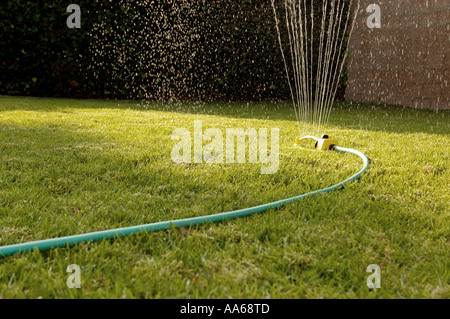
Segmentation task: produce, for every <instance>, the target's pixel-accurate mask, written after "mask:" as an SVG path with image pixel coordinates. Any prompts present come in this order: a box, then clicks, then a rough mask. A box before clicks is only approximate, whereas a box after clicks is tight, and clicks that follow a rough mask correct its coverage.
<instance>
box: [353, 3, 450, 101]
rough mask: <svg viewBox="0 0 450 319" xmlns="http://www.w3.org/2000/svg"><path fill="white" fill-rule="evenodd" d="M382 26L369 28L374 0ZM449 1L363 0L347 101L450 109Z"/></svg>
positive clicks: (355, 33)
mask: <svg viewBox="0 0 450 319" xmlns="http://www.w3.org/2000/svg"><path fill="white" fill-rule="evenodd" d="M373 3H375V4H378V5H379V6H380V8H381V28H379V29H377V28H374V29H370V28H369V27H368V26H367V18H368V17H369V16H370V13H367V12H366V8H367V7H368V6H369V4H373ZM449 37H450V0H383V1H381V0H369V1H368V0H360V11H359V16H358V19H357V21H356V25H355V30H354V32H353V35H352V38H351V41H350V43H349V46H350V62H349V65H348V86H347V91H346V99H347V100H349V101H356V102H371V103H385V104H398V105H404V106H410V107H419V108H441V109H449V108H450V88H449V81H450V66H449V65H450V38H449Z"/></svg>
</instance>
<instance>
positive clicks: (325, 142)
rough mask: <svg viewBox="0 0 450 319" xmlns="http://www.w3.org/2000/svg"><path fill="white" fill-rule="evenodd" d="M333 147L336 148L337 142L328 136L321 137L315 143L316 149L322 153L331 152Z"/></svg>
mask: <svg viewBox="0 0 450 319" xmlns="http://www.w3.org/2000/svg"><path fill="white" fill-rule="evenodd" d="M335 146H338V141H337V140H335V139H332V138H329V137H328V135H325V134H324V135H322V138H321V139H320V140H318V141H317V142H316V149H319V150H322V151H328V150H333V149H334V147H335Z"/></svg>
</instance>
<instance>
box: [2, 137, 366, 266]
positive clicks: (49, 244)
mask: <svg viewBox="0 0 450 319" xmlns="http://www.w3.org/2000/svg"><path fill="white" fill-rule="evenodd" d="M314 139H315V140H316V141H317V142H320V141H321V140H322V142H324V140H327V139H328V136H326V135H324V136H322V139H317V138H314ZM332 141H335V140H332ZM322 144H327V143H322ZM316 148H317V146H316ZM328 149H330V150H335V151H338V152H344V153H350V154H353V155H356V156H359V157H360V158H361V159H362V160H363V162H364V166H363V168H362V169H361V170H360V171H359V172H358V173H356V174H355V175H353V176H351V177H349V178H347V179H346V180H344V181H342V182H340V183H338V184H336V185H333V186H330V187H327V188H323V189H320V190H316V191H312V192H309V193H306V194H302V195H299V196H295V197H291V198H287V199H282V200H279V201H276V202H273V203H268V204H264V205H260V206H254V207H250V208H245V209H239V210H235V211H231V212H226V213H220V214H213V215H208V216H200V217H192V218H185V219H178V220H171V221H163V222H158V223H152V224H145V225H139V226H132V227H124V228H116V229H109V230H104V231H97V232H92V233H86V234H80V235H73V236H66V237H60V238H53V239H45V240H38V241H33V242H27V243H21V244H15V245H9V246H1V247H0V258H1V257H6V256H10V255H14V254H17V253H25V252H30V251H33V250H34V249H38V250H39V251H44V250H50V249H52V248H62V247H70V246H74V245H76V244H80V243H86V242H90V241H92V242H95V241H101V240H105V239H115V238H120V237H125V236H130V235H133V234H138V233H152V232H157V231H161V230H168V229H171V228H180V227H192V226H196V225H201V224H205V223H209V222H211V223H219V222H223V221H226V220H230V219H235V218H242V217H247V216H250V215H254V214H257V213H262V212H265V211H267V210H268V209H273V208H278V207H282V206H284V205H286V204H289V203H292V202H296V201H299V200H301V199H303V198H305V197H308V196H311V195H316V194H320V193H328V192H331V191H334V190H338V189H340V188H343V187H344V185H345V184H346V183H349V182H352V181H355V180H357V179H359V178H360V177H361V175H362V174H363V173H364V172H365V171H366V170H367V168H368V167H369V159H368V158H367V156H366V155H364V154H363V153H361V152H360V151H357V150H353V149H350V148H344V147H339V146H337V143H336V144H332V145H330V146H329V147H328Z"/></svg>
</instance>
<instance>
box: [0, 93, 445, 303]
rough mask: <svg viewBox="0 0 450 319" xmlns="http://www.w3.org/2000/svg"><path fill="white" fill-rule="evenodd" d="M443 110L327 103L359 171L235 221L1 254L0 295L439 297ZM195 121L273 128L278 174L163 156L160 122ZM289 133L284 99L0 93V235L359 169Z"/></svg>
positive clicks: (215, 199) (62, 231) (165, 208)
mask: <svg viewBox="0 0 450 319" xmlns="http://www.w3.org/2000/svg"><path fill="white" fill-rule="evenodd" d="M449 115H450V114H449V111H439V112H436V111H431V110H414V109H405V108H401V107H388V106H372V105H358V104H346V103H337V104H336V107H335V110H334V111H333V112H332V116H331V120H330V123H329V126H328V127H327V128H326V129H325V131H326V133H328V134H330V135H332V136H333V137H335V138H337V139H338V140H339V141H340V144H341V145H342V146H345V147H350V148H355V149H358V150H360V151H362V152H364V153H365V154H367V156H369V157H370V159H371V166H370V168H369V170H368V172H367V173H366V174H365V175H364V176H363V177H362V179H361V180H360V181H358V182H354V183H351V184H349V185H347V186H346V188H345V189H343V190H340V191H336V192H332V193H329V194H322V195H318V196H315V197H309V198H307V199H305V200H303V201H300V202H298V203H294V204H290V205H288V206H285V207H283V208H280V209H276V210H271V211H268V212H266V213H263V214H259V215H255V216H252V217H249V218H243V219H238V220H233V221H228V222H225V223H221V224H206V225H203V226H198V227H194V228H190V229H186V228H185V229H172V230H169V231H163V232H159V233H152V234H140V235H136V236H131V237H127V238H121V239H118V240H113V241H110V240H107V241H102V242H98V243H86V244H81V245H78V246H75V247H73V248H66V249H64V248H61V249H55V250H51V251H46V252H38V251H34V252H32V253H27V254H22V255H15V256H11V257H7V258H2V259H0V298H22V297H25V298H40V297H42V298H71V297H77V298H143V297H145V298H357V297H359V298H449V297H450V290H449V261H450V245H449V235H450V219H449V185H448V184H449V180H450V176H449V175H450V174H449V169H448V166H449V147H448V144H449V136H450V127H449V125H450V116H449ZM194 120H202V121H203V128H204V129H206V128H209V127H216V128H220V129H222V130H223V132H224V134H225V130H226V128H232V127H241V128H244V129H247V128H250V127H254V128H256V129H257V128H268V129H271V128H279V129H280V153H281V154H280V167H279V170H278V172H277V173H276V174H273V175H261V174H260V168H261V164H213V165H209V164H174V163H173V161H172V159H171V150H172V147H173V146H174V145H175V144H176V141H173V140H172V139H171V134H172V131H173V130H174V129H176V128H187V129H189V130H190V131H191V132H193V125H194ZM297 135H298V123H297V122H296V121H295V116H294V112H293V109H292V107H291V106H290V104H288V103H250V104H248V103H207V104H192V103H185V104H157V103H154V104H143V103H139V102H134V101H92V100H89V101H86V100H67V99H37V98H16V97H0V245H9V244H15V243H20V242H26V241H31V240H39V239H46V238H53V237H57V236H65V235H72V234H79V233H86V232H91V231H97V230H104V229H109V228H117V227H124V226H133V225H139V224H143V223H151V222H157V221H164V220H171V219H178V218H184V217H192V216H200V215H208V214H213V213H220V212H225V211H229V210H234V209H239V208H246V207H250V206H253V205H259V204H264V203H267V202H271V201H275V200H278V199H282V198H287V197H291V196H295V195H298V194H301V193H305V192H308V191H311V190H316V189H320V188H323V187H327V186H330V185H332V184H334V183H337V182H339V181H341V180H343V179H345V178H347V177H349V176H350V175H352V174H354V173H355V172H356V171H358V170H359V169H360V167H361V165H362V163H361V161H360V160H359V159H358V158H357V157H355V156H352V155H348V154H342V153H336V152H316V151H311V150H302V149H298V148H295V147H293V141H294V138H295V137H296V136H297ZM70 264H77V265H79V266H80V267H81V286H82V288H81V289H68V288H67V285H66V279H67V277H68V276H69V274H68V273H67V272H66V268H67V266H68V265H70ZM370 264H377V265H379V266H380V267H381V289H378V290H370V289H369V288H368V287H367V285H366V280H367V277H368V276H369V275H370V273H367V272H366V268H367V267H368V266H369V265H370Z"/></svg>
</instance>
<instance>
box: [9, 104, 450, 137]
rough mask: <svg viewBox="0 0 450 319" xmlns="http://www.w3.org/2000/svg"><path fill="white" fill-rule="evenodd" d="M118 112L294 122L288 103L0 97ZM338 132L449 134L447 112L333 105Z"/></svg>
mask: <svg viewBox="0 0 450 319" xmlns="http://www.w3.org/2000/svg"><path fill="white" fill-rule="evenodd" d="M105 108H106V109H118V110H128V109H130V110H135V111H158V112H168V113H176V114H193V115H195V114H198V115H210V116H220V117H228V118H238V119H255V120H265V121H291V122H296V121H297V120H296V117H295V112H294V109H293V106H292V104H291V103H289V102H206V103H200V102H198V103H197V102H183V103H178V102H141V101H132V100H75V99H60V98H30V97H7V96H1V97H0V112H2V111H15V110H22V111H35V112H55V111H57V112H65V113H67V112H70V111H71V109H105ZM328 125H329V126H331V127H333V126H334V127H337V128H339V129H351V130H366V131H373V132H387V133H399V134H402V133H426V134H440V135H448V134H450V110H448V109H447V110H430V109H413V108H408V107H402V106H393V105H373V104H361V103H350V102H341V101H340V102H336V103H335V106H334V108H333V110H332V112H331V117H330V120H329V123H328Z"/></svg>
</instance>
